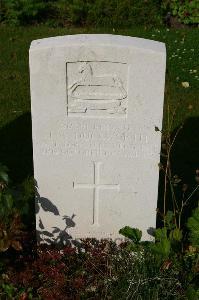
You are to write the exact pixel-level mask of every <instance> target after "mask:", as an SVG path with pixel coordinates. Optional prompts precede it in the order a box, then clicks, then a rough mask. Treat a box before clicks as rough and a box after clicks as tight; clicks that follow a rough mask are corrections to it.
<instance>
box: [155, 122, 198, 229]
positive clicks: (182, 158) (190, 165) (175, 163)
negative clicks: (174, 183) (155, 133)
mask: <svg viewBox="0 0 199 300" xmlns="http://www.w3.org/2000/svg"><path fill="white" fill-rule="evenodd" d="M177 130H178V128H176V129H175V130H174V131H173V132H172V136H174V135H175V133H176V131H177ZM161 162H162V163H163V164H164V165H165V161H164V159H163V158H161ZM197 169H199V118H197V117H194V118H188V119H186V120H185V122H184V125H183V127H182V129H181V130H180V132H179V134H178V136H177V138H176V141H175V143H174V146H173V150H172V152H171V172H172V176H174V175H178V177H179V178H180V179H181V180H182V181H181V182H180V183H179V184H178V187H176V195H177V199H178V204H181V201H182V189H183V184H187V190H186V194H185V199H186V198H187V197H188V196H189V195H190V193H191V192H192V191H193V190H194V188H195V187H196V186H197V182H196V180H195V176H196V170H197ZM163 192H164V173H163V172H162V171H160V180H159V195H158V208H159V209H160V211H161V212H163ZM171 198H172V197H171V194H169V195H168V200H167V209H169V210H172V200H171ZM198 201H199V192H196V193H195V194H194V195H193V197H192V198H191V199H190V201H189V203H188V205H187V206H186V208H185V210H184V214H183V215H182V225H185V223H186V220H187V218H188V217H189V216H190V215H191V211H192V210H193V209H194V208H195V207H196V206H197V205H198ZM157 225H158V226H160V225H161V220H160V218H159V217H158V218H157Z"/></svg>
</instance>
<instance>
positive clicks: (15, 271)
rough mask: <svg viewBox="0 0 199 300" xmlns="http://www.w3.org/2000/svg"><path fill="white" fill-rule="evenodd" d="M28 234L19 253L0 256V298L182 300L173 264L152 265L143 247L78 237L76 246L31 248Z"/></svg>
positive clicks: (158, 262) (182, 294) (156, 262)
mask: <svg viewBox="0 0 199 300" xmlns="http://www.w3.org/2000/svg"><path fill="white" fill-rule="evenodd" d="M32 236H34V233H30V235H29V237H28V238H27V240H26V241H25V242H24V248H23V251H21V252H20V253H19V252H18V254H16V252H15V253H14V252H12V253H11V252H10V253H9V254H8V253H7V254H6V257H5V255H4V257H1V258H3V259H2V260H1V265H0V266H1V267H0V299H19V300H26V299H27V300H28V299H35V300H37V299H38V300H39V299H44V300H60V299H63V300H64V299H100V300H101V299H157V297H156V296H157V295H158V297H160V298H158V299H185V298H183V297H184V295H185V290H184V288H183V287H182V284H181V282H180V281H179V278H178V277H177V276H176V274H177V273H176V266H175V264H174V263H173V262H171V261H169V260H166V261H165V260H162V259H160V260H159V261H156V260H155V259H154V256H153V255H152V253H151V251H150V250H149V247H147V246H144V244H143V246H141V245H137V246H135V247H134V246H133V245H132V243H130V242H125V243H122V244H120V245H116V244H115V243H114V242H112V241H110V240H101V241H99V240H97V239H84V240H82V241H81V247H79V248H78V247H72V246H63V247H61V248H59V249H58V247H57V245H56V246H52V245H51V246H47V245H43V246H39V247H37V248H35V246H32V245H36V243H35V241H34V242H33V241H32ZM150 243H151V242H150ZM178 265H179V262H178ZM178 268H179V266H178ZM179 271H180V270H179ZM172 293H173V294H174V295H175V296H176V297H178V296H179V297H178V298H169V297H171V296H172ZM138 297H139V298H138ZM180 297H181V298H180Z"/></svg>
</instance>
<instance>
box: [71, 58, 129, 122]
mask: <svg viewBox="0 0 199 300" xmlns="http://www.w3.org/2000/svg"><path fill="white" fill-rule="evenodd" d="M66 68H67V112H68V116H82V117H96V116H99V117H100V116H101V117H111V116H112V117H115V116H125V115H126V113H127V87H126V85H127V78H126V77H127V74H126V73H127V65H126V64H124V63H114V62H94V61H93V62H74V63H67V67H66Z"/></svg>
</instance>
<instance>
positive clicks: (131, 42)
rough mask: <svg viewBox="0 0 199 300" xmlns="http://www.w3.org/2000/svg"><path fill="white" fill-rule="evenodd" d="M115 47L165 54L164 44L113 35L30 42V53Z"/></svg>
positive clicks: (45, 39) (51, 38)
mask: <svg viewBox="0 0 199 300" xmlns="http://www.w3.org/2000/svg"><path fill="white" fill-rule="evenodd" d="M92 44H94V45H100V46H103V45H105V46H117V47H127V48H128V47H129V48H139V49H144V50H149V51H153V52H162V53H165V44H164V43H161V42H157V41H153V40H148V39H143V38H137V37H130V36H123V35H113V34H75V35H65V36H56V37H50V38H44V39H38V40H34V41H32V43H31V45H30V51H32V50H37V49H38V50H39V49H42V48H44V49H45V48H52V47H53V48H54V47H70V46H72V45H92Z"/></svg>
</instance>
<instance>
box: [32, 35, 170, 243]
mask: <svg viewBox="0 0 199 300" xmlns="http://www.w3.org/2000/svg"><path fill="white" fill-rule="evenodd" d="M165 61H166V51H165V45H164V44H163V43H159V42H155V41H151V40H145V39H140V38H133V37H126V36H116V35H101V34H97V35H94V34H91V35H72V36H70V35H69V36H61V37H54V38H47V39H42V40H36V41H33V42H32V44H31V47H30V79H31V103H32V126H33V152H34V175H35V179H36V181H37V185H38V193H39V195H37V197H36V198H37V201H38V205H37V229H38V232H39V234H40V238H42V239H43V240H46V241H48V242H50V241H52V240H54V241H55V242H56V241H58V239H59V238H60V236H61V234H62V237H63V239H64V237H67V234H66V232H67V233H68V234H70V235H71V236H72V237H73V238H86V237H95V238H112V239H116V238H120V237H121V236H120V235H119V233H118V231H119V229H120V228H122V227H124V226H126V225H128V226H131V227H137V228H139V229H141V230H143V239H148V238H149V236H148V234H147V228H149V227H151V226H152V227H154V226H155V223H156V206H157V193H158V175H159V168H158V163H159V159H160V144H161V134H160V132H157V131H155V127H159V128H161V125H162V113H163V98H164V80H165ZM64 234H65V235H64ZM56 236H58V237H57V238H56Z"/></svg>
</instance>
